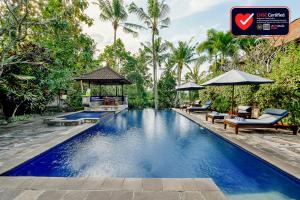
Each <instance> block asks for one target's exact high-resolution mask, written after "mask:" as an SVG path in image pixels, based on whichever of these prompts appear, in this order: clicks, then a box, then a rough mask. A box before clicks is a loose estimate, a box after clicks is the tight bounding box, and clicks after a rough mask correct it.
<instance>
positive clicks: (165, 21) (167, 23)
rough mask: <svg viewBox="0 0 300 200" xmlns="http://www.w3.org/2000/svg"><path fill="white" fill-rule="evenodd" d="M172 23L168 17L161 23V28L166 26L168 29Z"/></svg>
mask: <svg viewBox="0 0 300 200" xmlns="http://www.w3.org/2000/svg"><path fill="white" fill-rule="evenodd" d="M170 23H171V20H170V18H169V17H167V18H165V19H163V20H161V21H160V26H166V27H168V26H169V25H170Z"/></svg>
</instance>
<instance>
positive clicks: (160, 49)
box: [141, 37, 169, 69]
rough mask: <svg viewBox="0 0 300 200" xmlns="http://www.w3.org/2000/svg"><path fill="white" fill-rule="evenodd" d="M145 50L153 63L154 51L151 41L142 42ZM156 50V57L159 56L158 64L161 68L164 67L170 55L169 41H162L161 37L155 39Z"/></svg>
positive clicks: (148, 58)
mask: <svg viewBox="0 0 300 200" xmlns="http://www.w3.org/2000/svg"><path fill="white" fill-rule="evenodd" d="M141 45H142V47H143V50H144V51H145V53H146V58H147V60H148V61H149V62H150V64H151V63H153V57H152V55H153V51H152V44H151V42H146V43H141ZM154 46H155V48H154V50H155V52H156V55H157V56H156V58H157V64H158V67H159V69H162V64H163V63H164V62H165V61H166V60H167V58H168V57H169V53H168V49H169V43H168V42H166V41H162V39H161V37H158V38H156V39H155V41H154Z"/></svg>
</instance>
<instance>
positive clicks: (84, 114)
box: [60, 111, 105, 120]
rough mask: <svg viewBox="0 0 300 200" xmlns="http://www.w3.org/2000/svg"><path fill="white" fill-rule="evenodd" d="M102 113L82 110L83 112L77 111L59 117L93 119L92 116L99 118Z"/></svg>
mask: <svg viewBox="0 0 300 200" xmlns="http://www.w3.org/2000/svg"><path fill="white" fill-rule="evenodd" d="M104 114H105V112H94V111H83V112H78V113H74V114H70V115H65V116H62V117H60V118H65V119H67V120H77V119H81V118H88V119H94V118H101V117H102V116H103V115H104Z"/></svg>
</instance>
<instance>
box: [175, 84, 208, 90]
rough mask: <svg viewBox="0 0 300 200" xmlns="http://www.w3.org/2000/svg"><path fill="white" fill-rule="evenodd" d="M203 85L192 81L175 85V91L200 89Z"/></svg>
mask: <svg viewBox="0 0 300 200" xmlns="http://www.w3.org/2000/svg"><path fill="white" fill-rule="evenodd" d="M204 88H205V87H204V86H201V85H198V84H196V83H193V82H189V83H185V84H183V85H181V86H178V87H176V90H177V91H191V90H202V89H204Z"/></svg>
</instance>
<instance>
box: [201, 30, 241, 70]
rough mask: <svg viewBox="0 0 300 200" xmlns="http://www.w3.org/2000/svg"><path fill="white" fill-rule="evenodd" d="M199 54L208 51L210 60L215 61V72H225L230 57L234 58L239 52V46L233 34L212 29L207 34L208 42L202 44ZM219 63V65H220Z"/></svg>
mask: <svg viewBox="0 0 300 200" xmlns="http://www.w3.org/2000/svg"><path fill="white" fill-rule="evenodd" d="M197 50H198V52H199V53H201V52H204V51H206V52H207V53H208V56H209V57H210V59H211V60H212V59H214V61H215V70H223V71H224V70H225V69H222V68H220V67H223V68H224V66H225V64H226V62H227V58H228V57H232V56H233V55H234V54H235V53H236V52H237V50H238V44H237V42H236V40H235V39H234V37H233V36H232V34H231V33H229V32H222V31H216V30H214V29H210V30H208V32H207V40H206V41H204V42H202V43H200V44H199V46H198V48H197ZM218 62H219V65H218Z"/></svg>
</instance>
